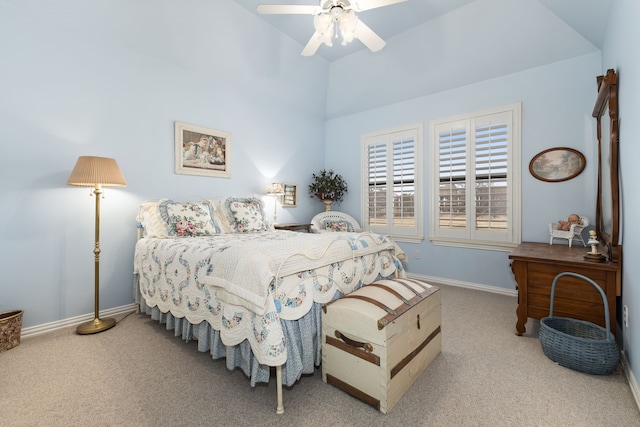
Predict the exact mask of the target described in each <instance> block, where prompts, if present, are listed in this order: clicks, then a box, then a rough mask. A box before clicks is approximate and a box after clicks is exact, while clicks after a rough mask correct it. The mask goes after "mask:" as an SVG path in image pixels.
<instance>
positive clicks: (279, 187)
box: [267, 182, 284, 224]
mask: <svg viewBox="0 0 640 427" xmlns="http://www.w3.org/2000/svg"><path fill="white" fill-rule="evenodd" d="M267 194H268V195H269V196H273V223H274V224H277V223H278V211H277V208H278V203H277V200H278V196H284V184H279V183H277V182H274V183H272V184H271V185H270V186H269V188H267Z"/></svg>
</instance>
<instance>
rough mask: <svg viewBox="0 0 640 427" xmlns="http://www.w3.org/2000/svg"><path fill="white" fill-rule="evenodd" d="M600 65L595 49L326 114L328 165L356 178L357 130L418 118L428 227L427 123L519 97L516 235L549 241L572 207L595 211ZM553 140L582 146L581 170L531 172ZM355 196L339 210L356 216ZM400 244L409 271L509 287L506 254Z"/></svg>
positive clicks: (511, 284)
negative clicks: (552, 176)
mask: <svg viewBox="0 0 640 427" xmlns="http://www.w3.org/2000/svg"><path fill="white" fill-rule="evenodd" d="M599 70H600V54H599V53H597V52H596V53H591V54H587V55H584V56H580V57H577V58H573V59H569V60H565V61H562V62H556V63H553V64H550V65H546V66H542V67H538V68H532V69H529V70H526V71H522V72H518V73H514V74H510V75H506V76H503V77H500V78H494V79H490V80H485V81H482V82H479V83H474V84H470V85H467V86H463V87H459V88H456V89H452V90H447V91H444V92H441V93H438V94H434V95H430V96H424V97H419V98H415V99H411V100H407V101H404V102H399V103H395V104H392V105H389V106H386V107H382V108H376V109H373V110H369V111H364V112H361V113H358V114H352V115H349V116H346V117H341V118H337V119H332V120H328V121H327V126H326V138H327V142H326V156H327V166H328V167H331V168H333V169H334V170H336V171H337V172H339V173H341V174H344V176H345V178H346V180H347V182H350V183H357V182H359V181H360V162H359V160H358V159H359V158H360V135H361V134H363V133H368V132H372V131H377V130H382V129H388V128H393V127H397V126H401V125H405V124H410V123H414V122H418V121H422V122H423V123H424V165H425V168H426V169H427V173H426V174H425V177H424V179H425V184H426V185H425V187H427V188H425V192H424V200H425V215H424V221H425V232H426V233H428V228H429V227H428V224H429V212H428V203H427V202H426V201H428V200H429V188H428V182H429V174H428V165H429V155H428V154H429V153H428V151H429V150H428V146H429V143H430V141H429V121H430V120H433V119H437V118H442V117H448V116H452V115H457V114H461V113H467V112H473V111H478V110H482V109H485V108H491V107H498V106H502V105H507V104H513V103H516V102H522V158H521V167H522V191H521V197H522V224H523V226H522V239H523V241H539V242H547V241H548V236H549V230H548V224H549V222H553V221H556V220H558V219H560V218H563V217H565V216H566V215H568V214H570V213H571V212H578V213H580V214H582V215H586V216H587V217H589V218H591V219H593V218H594V217H595V197H596V193H595V191H596V187H597V185H596V180H595V175H596V159H597V157H596V153H597V152H596V137H595V122H594V120H593V119H592V117H591V112H592V111H593V102H594V100H595V95H596V80H595V76H596V75H597V74H598V73H599ZM386 72H387V73H388V75H389V79H391V80H394V81H397V80H398V79H400V77H399V76H395V75H394V74H393V73H394V70H393V68H389V69H387V70H386ZM558 146H562V147H571V148H575V149H577V150H579V151H581V152H582V153H583V154H584V155H585V156H586V158H587V167H586V168H585V171H584V172H583V173H582V174H581V175H579V176H578V177H576V178H574V179H572V180H569V181H565V182H562V183H546V182H542V181H539V180H537V179H535V178H533V177H532V176H531V175H530V174H529V170H528V167H529V161H530V159H531V158H532V157H533V156H534V155H535V154H537V153H538V152H540V151H542V150H545V149H547V148H551V147H558ZM338 154H339V155H338ZM360 196H361V194H360V188H359V186H358V185H352V186H351V187H350V191H349V196H348V197H347V198H346V200H345V202H343V205H342V207H341V210H344V211H346V212H348V213H350V214H352V215H353V216H354V217H356V218H358V219H359V218H360V205H359V200H360ZM400 246H401V247H402V248H403V249H404V250H405V251H406V252H407V253H408V255H409V258H410V261H409V263H408V266H407V270H408V271H409V272H410V273H413V274H420V275H426V276H434V277H441V278H446V279H449V280H455V281H462V282H467V283H472V284H480V285H488V286H494V287H500V288H506V289H515V281H514V280H513V274H512V273H511V270H510V269H509V260H508V252H500V251H482V250H474V249H462V248H451V247H444V246H436V245H433V244H432V243H430V242H429V241H428V239H426V240H425V241H423V242H422V243H421V244H411V243H401V244H400ZM416 250H420V253H421V258H420V259H419V260H418V259H415V258H414V255H415V252H416ZM461 266H464V268H461Z"/></svg>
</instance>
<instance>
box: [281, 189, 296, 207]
mask: <svg viewBox="0 0 640 427" xmlns="http://www.w3.org/2000/svg"><path fill="white" fill-rule="evenodd" d="M283 185H284V195H283V196H282V202H281V203H280V204H281V205H282V207H283V208H295V207H296V206H298V186H297V185H296V184H287V183H284V184H283Z"/></svg>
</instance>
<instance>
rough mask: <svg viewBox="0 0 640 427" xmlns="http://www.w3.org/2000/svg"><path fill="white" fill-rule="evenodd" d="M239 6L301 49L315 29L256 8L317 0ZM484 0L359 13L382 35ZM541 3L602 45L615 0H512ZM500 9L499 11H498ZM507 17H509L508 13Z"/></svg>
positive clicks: (331, 52)
mask: <svg viewBox="0 0 640 427" xmlns="http://www.w3.org/2000/svg"><path fill="white" fill-rule="evenodd" d="M233 1H235V2H236V3H237V4H239V5H240V6H242V7H244V8H246V9H248V10H250V11H251V12H252V13H255V14H256V15H258V16H260V18H261V19H262V20H264V21H265V22H267V23H269V24H271V25H272V26H274V27H276V28H277V29H279V30H280V31H282V32H283V33H284V34H286V35H288V36H289V37H291V38H292V39H294V40H296V41H297V42H299V43H300V45H301V46H300V50H301V51H302V48H303V47H304V46H305V45H306V44H307V41H308V40H309V38H310V37H311V35H312V34H313V32H314V28H313V17H312V16H311V15H260V14H258V12H257V11H256V8H257V6H258V5H259V4H296V5H317V4H319V1H318V0H233ZM482 1H483V0H407V1H405V2H403V3H398V4H395V5H391V6H385V7H381V8H377V9H372V10H368V11H365V12H360V13H358V17H359V18H360V19H361V20H362V21H363V22H364V23H366V24H367V25H368V26H369V27H370V28H371V29H372V30H373V31H375V32H376V33H377V34H378V35H380V36H381V37H382V38H383V39H385V40H389V39H390V38H392V37H394V36H396V35H398V34H400V33H403V32H405V31H407V30H409V29H411V28H413V27H416V26H419V25H421V24H423V23H425V22H428V21H431V20H433V19H435V18H438V17H439V16H442V15H445V14H447V13H449V12H451V11H453V10H455V9H458V8H461V7H464V6H466V5H469V4H470V3H474V2H482ZM513 1H521V2H536V3H540V4H542V5H543V6H545V7H546V8H548V9H549V10H550V11H551V12H552V13H554V14H555V15H556V16H557V17H558V18H559V19H560V20H562V21H563V22H564V23H566V24H567V25H568V26H569V27H571V28H572V29H573V30H574V31H576V32H577V33H579V34H580V35H581V36H582V37H583V38H585V39H586V40H588V41H589V42H590V43H591V44H593V45H594V46H596V47H597V48H601V47H602V42H603V40H604V36H605V31H606V27H607V23H608V20H609V12H608V11H609V8H610V7H611V4H612V3H613V1H614V0H513ZM497 13H500V11H497ZM505 18H506V19H508V17H505ZM539 27H540V31H541V32H542V31H545V23H544V22H541V23H539ZM363 49H366V48H365V46H364V45H363V44H362V43H361V42H360V41H358V40H354V41H353V42H352V43H350V44H349V45H347V46H342V45H340V43H334V44H333V46H332V47H328V46H325V45H322V46H320V49H318V52H317V53H316V55H319V56H321V57H323V58H324V59H326V60H327V61H330V62H332V61H335V60H337V59H340V58H343V57H345V56H347V55H350V54H352V53H355V52H358V51H360V50H363Z"/></svg>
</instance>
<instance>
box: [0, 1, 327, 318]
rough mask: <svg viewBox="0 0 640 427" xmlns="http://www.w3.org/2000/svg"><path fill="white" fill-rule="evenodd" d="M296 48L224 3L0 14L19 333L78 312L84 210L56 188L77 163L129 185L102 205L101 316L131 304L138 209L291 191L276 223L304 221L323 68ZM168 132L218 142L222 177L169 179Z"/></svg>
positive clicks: (1, 105) (3, 293)
mask: <svg viewBox="0 0 640 427" xmlns="http://www.w3.org/2000/svg"><path fill="white" fill-rule="evenodd" d="M238 23H242V25H238ZM247 29H251V31H247ZM256 34H259V37H256ZM300 49H301V47H300V45H299V44H297V43H295V42H294V41H292V40H291V39H290V38H288V37H286V36H283V35H282V34H281V33H279V32H278V31H276V30H275V29H274V28H272V27H271V26H269V25H267V24H265V23H264V22H262V21H261V20H260V19H258V17H256V16H255V15H253V14H252V13H250V12H249V11H247V10H246V9H243V8H241V7H239V6H238V5H237V4H235V3H234V2H232V1H229V0H216V1H210V0H206V1H205V0H190V1H181V2H175V1H155V0H154V1H152V0H138V1H136V2H128V1H112V0H97V1H91V2H82V1H74V0H57V1H45V0H3V1H1V2H0V58H1V59H0V60H1V61H2V66H1V67H0V143H1V144H2V147H3V152H4V154H5V155H4V156H3V157H2V161H1V164H2V167H0V174H1V176H2V180H1V182H0V205H1V206H2V209H1V210H0V248H2V249H1V251H2V256H0V271H2V278H1V279H0V311H6V310H12V309H24V310H25V314H24V317H23V327H30V326H33V325H41V324H45V323H48V322H53V321H57V320H61V319H67V318H71V317H74V316H78V315H84V314H87V313H92V312H93V252H92V251H93V237H94V234H93V232H94V229H93V226H94V211H93V209H94V199H93V198H92V197H89V193H90V191H89V189H86V188H78V187H68V186H66V180H67V178H68V177H69V174H70V173H71V170H72V168H73V166H74V164H75V162H76V159H77V158H78V156H80V155H98V156H106V157H114V158H116V159H117V161H118V163H119V165H120V168H121V169H122V172H123V174H124V176H125V178H126V180H127V182H128V186H127V187H126V188H118V189H107V190H106V192H105V199H104V200H103V201H102V215H101V216H102V239H101V240H102V245H101V246H102V256H101V263H100V267H101V301H100V306H101V308H103V309H105V308H112V307H119V306H123V305H126V304H130V303H131V302H132V298H131V295H132V270H133V266H132V259H133V247H134V244H135V235H136V232H135V216H136V208H137V205H138V204H139V203H140V202H141V201H143V200H145V199H147V198H152V197H169V198H175V199H180V198H183V197H185V196H188V195H192V194H197V195H201V196H223V195H229V194H236V195H237V194H254V193H257V194H263V193H264V192H265V191H266V187H267V185H268V184H269V183H270V182H271V181H272V180H278V181H286V182H291V183H297V184H299V185H300V189H301V194H300V197H299V200H298V207H297V208H291V209H281V208H279V214H278V220H279V222H287V221H294V220H299V221H302V220H308V218H310V217H311V216H312V214H314V213H315V212H317V211H319V210H320V206H317V205H315V204H314V203H313V200H311V199H310V198H309V197H307V195H306V191H305V188H306V185H307V184H308V183H309V181H310V177H311V172H312V171H315V170H319V169H320V168H321V167H322V166H323V163H324V148H323V144H324V126H323V122H324V108H325V98H326V93H325V91H326V87H327V75H328V63H327V62H326V61H324V60H322V59H320V58H304V57H301V56H300V54H299V52H300ZM176 120H178V121H184V122H187V123H193V124H197V125H200V126H205V127H209V128H213V129H220V130H224V131H228V132H231V134H232V144H233V146H232V150H233V158H232V165H231V167H232V178H231V179H223V178H211V177H196V176H187V175H176V174H175V173H174V136H173V135H174V133H173V132H174V131H173V123H174V121H176ZM272 201H273V200H272V199H266V203H267V214H268V216H269V217H271V215H272V213H273V205H272V204H271V203H272Z"/></svg>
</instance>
